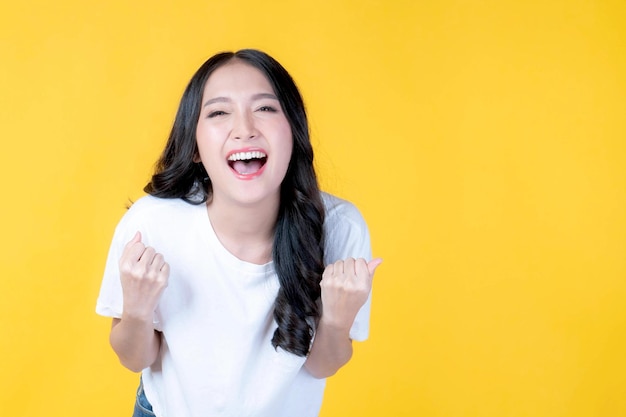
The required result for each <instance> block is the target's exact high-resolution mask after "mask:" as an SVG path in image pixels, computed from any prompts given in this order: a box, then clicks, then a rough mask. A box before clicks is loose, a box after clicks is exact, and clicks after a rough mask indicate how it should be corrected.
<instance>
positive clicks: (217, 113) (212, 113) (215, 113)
mask: <svg viewBox="0 0 626 417" xmlns="http://www.w3.org/2000/svg"><path fill="white" fill-rule="evenodd" d="M225 114H226V112H223V111H221V110H215V111H212V112H211V113H209V114H207V117H208V118H212V117H217V116H223V115H225Z"/></svg>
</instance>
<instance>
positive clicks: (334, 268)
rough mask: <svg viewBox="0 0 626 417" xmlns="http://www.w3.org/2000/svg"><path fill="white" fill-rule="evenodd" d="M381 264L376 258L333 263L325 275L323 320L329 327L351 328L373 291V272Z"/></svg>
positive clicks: (323, 276) (327, 268)
mask: <svg viewBox="0 0 626 417" xmlns="http://www.w3.org/2000/svg"><path fill="white" fill-rule="evenodd" d="M381 263H382V259H380V258H376V259H373V260H371V261H370V262H367V261H366V260H365V259H363V258H359V259H354V258H348V259H345V260H342V261H337V262H335V263H334V264H330V265H328V266H327V267H326V269H325V270H324V273H323V274H322V282H321V283H320V286H321V289H322V317H323V319H324V322H325V323H326V324H327V325H330V326H333V327H335V328H338V329H350V327H352V324H353V323H354V319H355V318H356V315H357V313H358V312H359V309H360V308H361V307H362V306H363V304H365V302H366V301H367V297H368V296H369V293H370V290H371V289H372V279H373V277H374V271H375V270H376V268H377V267H378V265H380V264H381Z"/></svg>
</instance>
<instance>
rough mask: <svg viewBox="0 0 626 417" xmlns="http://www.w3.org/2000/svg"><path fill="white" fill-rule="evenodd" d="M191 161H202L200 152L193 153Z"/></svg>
mask: <svg viewBox="0 0 626 417" xmlns="http://www.w3.org/2000/svg"><path fill="white" fill-rule="evenodd" d="M192 161H193V162H195V163H196V164H197V163H199V162H202V160H201V159H200V154H199V153H198V152H196V153H194V154H193V159H192Z"/></svg>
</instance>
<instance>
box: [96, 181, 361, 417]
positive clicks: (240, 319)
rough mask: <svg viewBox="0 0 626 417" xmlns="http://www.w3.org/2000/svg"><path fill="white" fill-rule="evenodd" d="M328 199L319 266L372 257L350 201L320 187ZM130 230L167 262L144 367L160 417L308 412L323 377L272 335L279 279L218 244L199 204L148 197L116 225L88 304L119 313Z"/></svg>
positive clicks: (356, 329) (357, 329)
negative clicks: (155, 346)
mask: <svg viewBox="0 0 626 417" xmlns="http://www.w3.org/2000/svg"><path fill="white" fill-rule="evenodd" d="M322 198H323V201H324V205H325V207H326V220H325V222H324V230H325V234H326V242H325V244H326V247H325V255H324V263H325V264H326V265H328V264H330V263H333V262H335V261H337V260H340V259H345V258H348V257H353V258H365V259H367V260H369V259H370V257H371V251H370V239H369V233H368V229H367V226H366V224H365V222H364V220H363V218H362V216H361V214H360V213H359V211H358V210H357V209H356V207H355V206H354V205H352V204H351V203H349V202H347V201H344V200H341V199H339V198H337V197H333V196H331V195H329V194H326V193H322ZM136 231H140V232H141V234H142V241H143V243H144V244H145V245H147V246H152V247H154V248H155V249H156V250H157V252H159V253H162V254H163V256H164V258H165V260H166V262H168V263H169V265H170V277H169V282H168V286H167V288H166V289H165V291H164V292H163V295H162V297H161V300H160V302H159V304H158V307H157V310H156V312H155V316H154V326H155V329H157V330H159V331H161V332H162V343H161V351H160V355H159V358H158V359H157V360H156V362H155V363H154V364H153V365H152V366H151V367H150V368H146V369H144V370H143V372H142V377H143V383H144V389H145V392H146V397H147V398H148V400H149V401H150V403H151V404H152V406H153V409H154V412H155V414H156V415H157V416H158V417H166V416H167V417H213V416H223V417H226V416H233V417H235V416H236V417H244V416H254V417H313V416H317V415H318V413H319V410H320V407H321V403H322V396H323V392H324V386H325V379H316V378H314V377H313V376H311V375H310V374H309V373H308V372H307V371H306V369H305V368H304V367H303V364H304V362H305V360H306V358H304V357H300V356H297V355H293V354H291V353H289V352H286V351H284V350H282V349H281V348H278V349H274V347H273V346H272V344H271V339H272V336H273V334H274V330H275V329H276V327H277V326H276V323H275V321H274V319H273V306H274V300H275V299H276V294H277V292H278V288H279V283H278V278H277V276H276V273H275V272H274V266H273V262H269V263H268V264H265V265H256V264H252V263H248V262H244V261H242V260H240V259H238V258H236V257H235V256H234V255H232V254H231V253H230V252H228V250H226V248H224V247H223V246H222V244H221V243H220V241H219V240H218V238H217V236H216V235H215V232H214V231H213V228H212V226H211V223H210V220H209V217H208V214H207V210H206V206H205V205H204V204H201V205H192V204H189V203H187V202H185V201H183V200H181V199H161V198H156V197H152V196H146V197H143V198H141V199H139V200H138V201H137V202H136V203H134V204H133V205H132V206H131V208H130V209H129V210H128V211H127V212H126V213H125V215H124V216H123V218H122V220H121V221H120V223H119V224H118V226H117V228H116V230H115V234H114V236H113V242H112V244H111V248H110V251H109V256H108V259H107V262H106V267H105V272H104V278H103V281H102V287H101V290H100V296H99V297H98V301H97V306H96V312H97V313H98V314H100V315H103V316H107V317H117V318H120V317H121V315H122V304H123V303H122V288H121V284H120V276H119V268H118V261H119V259H120V256H121V254H122V251H123V249H124V246H125V245H126V243H127V242H128V241H130V240H131V239H132V237H133V235H134V234H135V232H136ZM369 313H370V300H369V299H368V301H367V302H366V304H365V305H364V306H363V307H362V308H361V310H360V311H359V314H358V315H357V318H356V320H355V322H354V324H353V326H352V329H351V332H350V336H351V338H352V339H353V340H359V341H360V340H365V339H366V338H367V336H368V333H369Z"/></svg>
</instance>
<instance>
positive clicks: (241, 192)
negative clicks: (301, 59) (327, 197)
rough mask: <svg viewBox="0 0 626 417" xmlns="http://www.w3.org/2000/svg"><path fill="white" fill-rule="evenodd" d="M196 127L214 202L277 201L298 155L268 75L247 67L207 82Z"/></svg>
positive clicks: (237, 64) (231, 67)
mask: <svg viewBox="0 0 626 417" xmlns="http://www.w3.org/2000/svg"><path fill="white" fill-rule="evenodd" d="M201 106H202V107H201V109H200V117H199V119H198V125H197V127H196V140H197V144H198V155H197V157H196V159H198V160H200V161H202V163H203V165H204V167H205V169H206V171H207V173H208V175H209V178H210V179H211V183H212V189H213V195H212V201H213V202H215V201H218V200H221V199H229V200H230V201H231V202H236V203H239V204H251V203H255V202H259V201H263V200H264V199H268V198H269V199H278V198H279V196H280V184H281V183H282V181H283V179H284V177H285V174H286V172H287V168H288V167H289V161H290V159H291V153H292V149H293V139H292V133H291V126H290V125H289V122H288V120H287V118H286V116H285V114H284V112H283V109H282V106H281V104H280V102H279V100H278V98H277V97H276V94H275V92H274V90H273V88H272V86H271V84H270V82H269V81H268V80H267V78H266V77H265V75H263V73H262V72H261V71H259V70H258V69H256V68H254V67H253V66H251V65H248V64H246V63H244V62H242V61H238V60H236V59H235V60H233V61H230V62H229V63H227V64H225V65H223V66H221V67H219V68H218V69H216V70H215V71H214V72H213V74H211V76H210V77H209V79H208V80H207V82H206V84H205V87H204V92H203V96H202V103H201Z"/></svg>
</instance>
